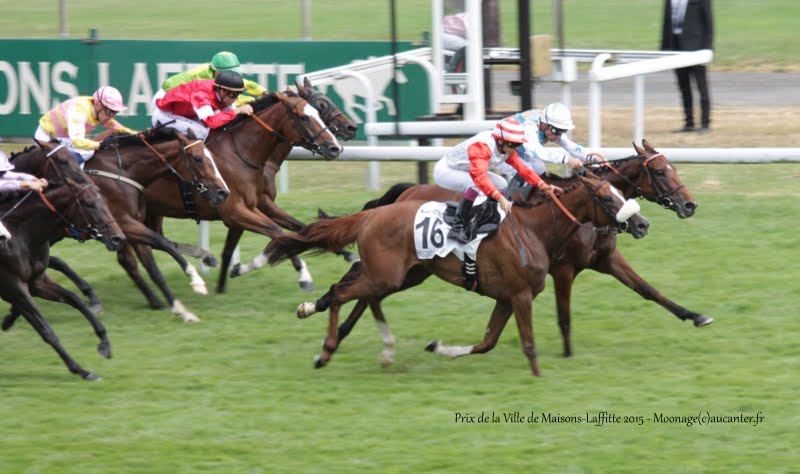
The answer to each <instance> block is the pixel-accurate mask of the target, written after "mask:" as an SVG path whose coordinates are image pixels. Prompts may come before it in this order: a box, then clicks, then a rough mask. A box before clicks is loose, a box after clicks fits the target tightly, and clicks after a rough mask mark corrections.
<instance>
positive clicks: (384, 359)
mask: <svg viewBox="0 0 800 474" xmlns="http://www.w3.org/2000/svg"><path fill="white" fill-rule="evenodd" d="M379 360H380V361H381V366H382V367H389V366H390V365H392V363H394V354H391V353H386V351H384V352H381V355H380V357H379Z"/></svg>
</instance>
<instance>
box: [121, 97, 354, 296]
mask: <svg viewBox="0 0 800 474" xmlns="http://www.w3.org/2000/svg"><path fill="white" fill-rule="evenodd" d="M251 105H252V106H253V109H254V114H253V116H250V117H248V116H240V117H238V118H237V119H235V120H233V121H232V122H231V123H230V124H228V125H226V126H225V127H222V128H219V129H216V130H212V131H211V133H210V135H209V137H208V138H207V140H206V144H207V146H208V148H209V149H210V150H211V151H213V153H214V156H215V157H217V165H218V166H219V171H220V173H221V175H222V176H223V177H224V178H225V181H226V182H227V183H228V185H229V187H230V192H231V195H230V197H229V198H228V199H227V200H226V202H225V203H223V204H222V205H221V206H219V207H214V206H210V205H208V204H207V203H205V202H203V201H202V200H197V199H194V204H195V208H196V213H195V214H194V215H193V216H192V217H194V218H195V219H198V220H201V219H202V220H208V221H214V220H222V221H223V223H224V224H225V225H226V226H227V227H228V228H229V229H236V230H237V231H238V232H240V233H241V231H243V230H249V231H252V232H257V233H259V234H262V235H266V236H268V237H272V236H275V235H280V234H281V233H282V232H283V231H282V230H281V228H280V226H279V225H278V224H276V223H275V222H274V221H273V220H272V219H270V218H269V217H267V216H266V215H264V213H262V212H261V211H260V210H259V208H258V203H259V199H260V197H261V195H262V194H263V190H264V177H263V176H264V173H265V169H266V168H268V167H269V165H268V163H269V162H270V161H271V160H272V159H273V158H272V156H273V152H274V151H275V149H276V148H278V147H280V146H282V145H283V144H290V145H291V146H295V145H300V146H303V147H306V148H309V149H311V150H312V151H314V152H317V153H320V154H321V155H322V156H323V157H325V158H326V159H329V160H333V159H336V158H338V156H339V153H340V152H341V150H342V148H341V146H340V145H339V142H338V141H337V140H336V137H335V136H334V135H333V133H332V132H331V130H330V129H328V127H327V126H326V125H325V124H324V123H323V122H322V120H321V119H320V116H319V112H318V111H317V110H316V109H314V108H313V107H311V105H309V104H308V102H306V100H304V99H303V98H301V97H290V96H289V95H286V94H280V93H271V94H266V95H265V96H262V97H261V98H259V99H257V100H256V101H254V102H251ZM284 146H288V145H284ZM275 169H277V168H275ZM145 199H146V203H147V214H148V215H151V216H153V217H154V218H155V217H156V216H161V217H173V218H186V217H187V215H186V214H187V211H186V207H185V205H184V200H183V199H182V196H181V191H180V189H179V188H178V184H177V181H176V180H175V179H174V178H172V177H167V178H164V179H160V180H158V181H156V182H155V183H153V185H152V186H150V187H149V188H147V190H146V192H145ZM156 222H157V221H156V220H151V225H154V223H156ZM240 235H241V234H240ZM143 251H144V252H146V251H147V249H143ZM138 255H139V257H140V258H142V253H139V254H138ZM131 276H132V277H133V276H134V275H131ZM137 285H138V286H139V288H140V289H141V290H142V291H143V293H144V294H145V296H146V297H147V298H148V301H149V302H150V305H151V306H152V307H159V306H160V302H159V301H158V299H157V298H156V297H155V296H154V295H153V294H152V292H149V291H146V290H145V288H146V284H144V282H143V281H141V279H140V282H137Z"/></svg>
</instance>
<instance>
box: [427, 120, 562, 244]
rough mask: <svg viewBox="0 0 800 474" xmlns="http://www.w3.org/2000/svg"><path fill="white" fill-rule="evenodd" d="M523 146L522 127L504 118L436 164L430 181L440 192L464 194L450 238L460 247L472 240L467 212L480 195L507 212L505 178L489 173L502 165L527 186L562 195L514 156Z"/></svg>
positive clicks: (460, 145) (453, 149)
mask: <svg viewBox="0 0 800 474" xmlns="http://www.w3.org/2000/svg"><path fill="white" fill-rule="evenodd" d="M523 143H525V134H524V129H523V126H522V124H520V123H519V122H518V121H517V120H516V119H514V118H511V117H509V118H506V119H504V120H502V121H500V122H498V123H497V125H495V127H494V130H486V131H483V132H480V133H478V134H477V135H475V136H474V137H472V138H469V139H467V140H464V141H463V142H461V143H459V144H458V145H456V146H455V147H453V148H452V149H450V151H448V152H447V153H446V154H445V155H444V157H443V158H442V159H440V160H439V162H438V163H436V166H435V167H434V169H433V179H434V180H435V181H436V184H438V185H439V186H441V187H443V188H447V189H451V190H453V191H459V192H463V193H464V198H463V199H462V200H461V202H460V203H459V204H458V210H457V211H456V220H455V223H454V224H453V227H452V228H451V229H450V233H449V234H448V235H447V236H448V237H449V238H452V239H455V240H457V241H458V242H461V243H467V242H469V241H470V240H471V237H472V236H471V229H469V228H468V227H469V226H468V225H467V224H468V223H469V212H470V210H471V209H472V203H473V202H474V201H475V198H477V197H478V195H479V193H483V194H485V195H486V196H489V197H490V198H492V199H495V200H496V201H497V202H498V203H499V204H500V207H501V208H502V209H503V210H504V211H506V212H508V210H509V209H511V203H510V202H509V201H508V199H506V197H505V196H503V193H502V192H503V190H505V188H506V186H507V185H508V183H507V182H506V180H505V178H503V177H501V176H500V175H498V174H495V173H492V172H490V171H489V169H490V168H496V167H497V166H498V165H500V164H502V163H507V164H508V165H509V166H510V167H511V168H512V169H514V170H515V171H516V172H518V173H519V174H520V175H521V176H522V177H523V178H524V179H525V180H526V181H527V182H528V183H530V184H532V185H535V186H537V187H538V188H539V189H541V190H544V191H561V188H559V187H557V186H553V185H550V184H547V183H545V182H544V181H542V179H541V178H540V177H539V175H537V174H536V173H534V172H533V171H532V170H531V169H530V168H528V167H527V166H525V165H524V164H522V161H521V160H520V158H519V156H518V155H517V147H518V146H520V145H522V144H523Z"/></svg>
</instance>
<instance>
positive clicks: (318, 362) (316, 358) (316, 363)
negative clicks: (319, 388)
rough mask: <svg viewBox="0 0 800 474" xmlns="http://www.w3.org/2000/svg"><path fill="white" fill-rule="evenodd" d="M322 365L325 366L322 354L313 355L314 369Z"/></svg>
mask: <svg viewBox="0 0 800 474" xmlns="http://www.w3.org/2000/svg"><path fill="white" fill-rule="evenodd" d="M323 367H325V362H322V356H320V355H315V356H314V368H315V369H321V368H323Z"/></svg>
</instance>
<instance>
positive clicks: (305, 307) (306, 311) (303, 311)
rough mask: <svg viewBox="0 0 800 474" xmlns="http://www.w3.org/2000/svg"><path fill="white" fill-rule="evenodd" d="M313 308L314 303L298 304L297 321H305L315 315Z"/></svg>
mask: <svg viewBox="0 0 800 474" xmlns="http://www.w3.org/2000/svg"><path fill="white" fill-rule="evenodd" d="M314 306H315V305H314V303H309V302H307V301H306V302H305V303H300V305H299V306H298V307H297V319H306V318H307V317H309V316H311V315H312V314H314V313H316V310H315V308H314Z"/></svg>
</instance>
